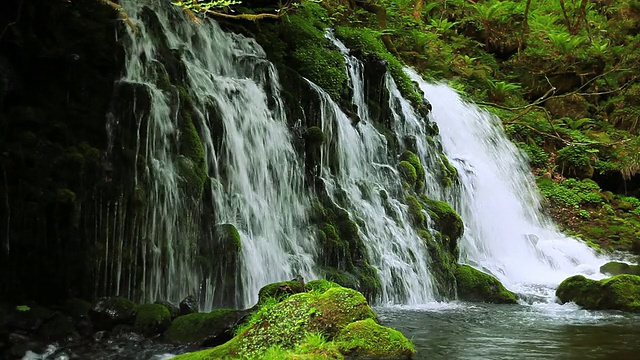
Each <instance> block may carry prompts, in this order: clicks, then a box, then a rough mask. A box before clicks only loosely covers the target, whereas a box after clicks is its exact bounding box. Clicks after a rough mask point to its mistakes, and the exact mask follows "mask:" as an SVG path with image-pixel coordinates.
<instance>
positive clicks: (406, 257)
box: [311, 32, 434, 304]
mask: <svg viewBox="0 0 640 360" xmlns="http://www.w3.org/2000/svg"><path fill="white" fill-rule="evenodd" d="M326 35H327V38H329V39H330V40H331V41H332V42H333V43H334V44H335V45H336V46H337V47H338V48H339V49H340V50H341V52H342V53H343V55H344V59H345V62H346V66H347V72H348V75H349V79H350V83H351V87H352V89H353V99H352V101H353V104H354V105H356V106H357V108H358V116H359V118H360V122H359V123H358V124H357V125H356V126H354V125H353V124H352V122H351V120H350V119H349V118H348V117H347V116H346V115H345V114H344V113H343V112H342V111H341V110H340V109H339V107H338V106H337V104H335V103H334V102H333V101H332V100H331V99H330V98H329V96H328V95H327V94H326V93H325V92H324V91H322V89H320V88H318V87H316V86H315V85H311V86H312V87H313V88H314V89H315V90H316V92H317V93H318V94H319V96H320V97H321V111H322V113H323V116H322V119H323V123H322V130H323V132H324V133H325V135H326V137H327V141H326V144H325V149H324V152H325V153H327V152H328V151H329V148H330V147H331V146H333V148H332V151H334V152H335V155H336V159H335V160H334V161H335V162H337V164H333V165H334V167H335V168H336V170H335V172H334V173H332V172H331V171H330V167H331V166H330V164H329V157H328V156H323V160H324V163H323V168H322V177H323V179H324V181H325V185H326V187H327V191H328V193H329V194H330V196H331V197H332V198H333V199H334V201H335V202H336V203H338V204H339V205H341V206H344V207H346V210H348V212H349V214H350V217H351V218H352V219H355V220H356V222H357V223H358V224H359V225H360V232H359V235H360V236H361V237H362V240H363V242H364V244H365V246H366V248H367V252H368V258H369V262H370V264H371V265H372V266H373V267H375V268H376V269H377V271H378V276H379V278H380V281H381V283H382V295H381V298H380V299H379V301H380V303H383V304H398V303H401V304H420V303H425V302H429V301H433V300H434V290H433V284H432V278H431V275H430V273H429V269H428V259H429V257H428V254H427V253H426V247H425V246H424V244H423V241H422V239H421V238H420V237H419V235H418V234H417V233H416V231H415V230H414V229H413V227H412V226H411V223H410V220H409V214H408V209H407V206H406V205H404V204H403V203H402V202H401V201H400V200H399V199H398V197H400V196H402V185H401V184H400V178H399V176H398V173H397V171H396V169H395V166H396V163H397V162H398V159H395V158H390V156H389V155H388V154H389V150H388V148H387V142H386V139H385V137H384V136H383V135H382V134H380V133H379V132H378V131H377V130H376V129H375V128H374V126H373V124H372V122H371V120H370V117H369V112H368V107H367V104H366V101H365V94H364V79H363V65H362V63H361V62H360V61H359V60H358V59H356V58H355V57H352V56H350V55H349V53H348V50H347V48H346V47H345V46H344V45H343V44H342V43H340V42H339V41H338V40H337V39H335V37H333V34H332V33H331V32H327V33H326ZM387 85H388V86H390V87H391V86H392V88H390V89H389V90H390V92H391V91H394V90H396V89H395V84H393V83H388V84H387ZM396 91H397V90H396ZM401 116H402V114H399V115H398V118H401ZM336 165H337V166H336ZM383 194H386V197H387V199H386V200H385V199H384V198H383ZM339 198H344V199H343V200H342V201H338V200H337V199H339ZM385 202H386V203H387V204H388V205H387V206H388V208H392V209H393V211H394V212H395V214H396V216H397V217H396V220H394V219H393V218H392V216H391V215H390V214H387V211H386V210H385Z"/></svg>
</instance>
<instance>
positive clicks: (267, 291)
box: [258, 280, 305, 304]
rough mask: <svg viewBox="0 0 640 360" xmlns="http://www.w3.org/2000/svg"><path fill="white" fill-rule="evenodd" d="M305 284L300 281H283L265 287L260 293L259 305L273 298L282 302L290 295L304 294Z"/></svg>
mask: <svg viewBox="0 0 640 360" xmlns="http://www.w3.org/2000/svg"><path fill="white" fill-rule="evenodd" d="M304 291H305V289H304V284H303V283H301V282H300V281H298V280H291V281H281V282H276V283H272V284H269V285H265V286H263V287H262V288H261V289H260V291H259V292H258V304H262V303H264V302H265V301H267V299H269V298H273V299H276V300H278V301H279V300H282V299H284V298H286V297H288V296H289V295H293V294H297V293H301V292H304Z"/></svg>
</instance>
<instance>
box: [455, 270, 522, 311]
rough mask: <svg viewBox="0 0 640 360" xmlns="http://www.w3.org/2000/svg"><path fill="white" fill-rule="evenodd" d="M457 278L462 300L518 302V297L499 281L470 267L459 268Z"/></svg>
mask: <svg viewBox="0 0 640 360" xmlns="http://www.w3.org/2000/svg"><path fill="white" fill-rule="evenodd" d="M455 277H456V283H457V291H458V298H459V299H460V300H465V301H476V302H488V303H494V304H515V303H517V302H518V298H517V296H516V295H515V294H514V293H512V292H511V291H509V290H507V289H506V288H505V287H504V286H503V285H502V283H500V281H498V279H496V278H495V277H493V276H491V275H488V274H485V273H483V272H482V271H480V270H476V269H474V268H472V267H471V266H469V265H460V266H458V268H457V269H456V271H455Z"/></svg>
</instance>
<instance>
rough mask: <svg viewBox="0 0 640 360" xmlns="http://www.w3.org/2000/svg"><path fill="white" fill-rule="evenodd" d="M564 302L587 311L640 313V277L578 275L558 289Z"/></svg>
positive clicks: (557, 293) (557, 291)
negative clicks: (592, 277)
mask: <svg viewBox="0 0 640 360" xmlns="http://www.w3.org/2000/svg"><path fill="white" fill-rule="evenodd" d="M556 296H557V297H558V299H559V300H560V302H562V303H566V302H574V303H576V304H577V305H580V306H582V307H583V308H585V309H588V310H622V311H627V312H640V276H637V275H628V274H622V275H616V276H613V277H611V278H608V279H602V280H600V281H596V280H591V279H587V278H585V277H584V276H582V275H575V276H572V277H570V278H567V279H566V280H564V281H563V282H562V283H560V285H558V289H557V290H556Z"/></svg>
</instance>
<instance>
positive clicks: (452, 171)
mask: <svg viewBox="0 0 640 360" xmlns="http://www.w3.org/2000/svg"><path fill="white" fill-rule="evenodd" d="M440 173H441V176H442V177H441V179H440V183H441V184H442V185H443V186H445V187H448V186H451V185H453V183H454V181H455V180H456V179H457V178H458V170H456V168H455V167H454V166H453V165H451V163H450V162H449V159H447V157H446V156H445V155H444V154H440Z"/></svg>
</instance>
